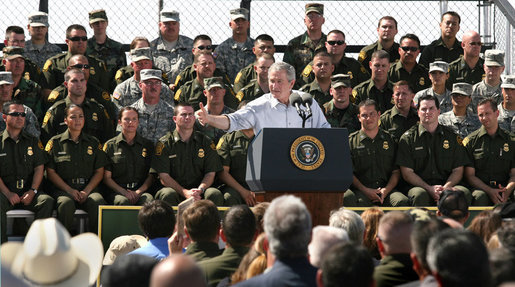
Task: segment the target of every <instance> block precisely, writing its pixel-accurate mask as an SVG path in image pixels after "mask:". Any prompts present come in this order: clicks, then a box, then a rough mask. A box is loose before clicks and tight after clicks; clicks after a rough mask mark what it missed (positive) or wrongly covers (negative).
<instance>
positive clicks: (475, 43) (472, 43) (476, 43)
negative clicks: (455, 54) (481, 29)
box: [469, 42, 483, 47]
mask: <svg viewBox="0 0 515 287" xmlns="http://www.w3.org/2000/svg"><path fill="white" fill-rule="evenodd" d="M469 44H470V46H480V47H481V46H483V43H481V42H470V43H469Z"/></svg>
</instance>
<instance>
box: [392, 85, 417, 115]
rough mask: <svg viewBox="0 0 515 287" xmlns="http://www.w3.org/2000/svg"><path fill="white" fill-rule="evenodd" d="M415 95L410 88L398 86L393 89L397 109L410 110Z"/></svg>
mask: <svg viewBox="0 0 515 287" xmlns="http://www.w3.org/2000/svg"><path fill="white" fill-rule="evenodd" d="M414 97H415V95H414V94H413V93H412V92H411V91H410V90H409V88H408V86H397V87H394V89H393V101H394V103H395V106H396V107H397V109H399V110H401V111H405V110H408V109H409V108H410V107H411V102H412V101H413V98H414Z"/></svg>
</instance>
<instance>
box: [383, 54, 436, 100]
mask: <svg viewBox="0 0 515 287" xmlns="http://www.w3.org/2000/svg"><path fill="white" fill-rule="evenodd" d="M388 79H389V80H390V81H392V82H393V83H396V82H398V81H401V80H404V81H406V82H408V83H409V84H410V85H411V87H412V88H413V92H414V93H416V92H418V91H421V90H423V89H427V88H430V87H431V80H429V72H428V71H427V69H426V68H424V67H423V66H421V65H419V64H416V65H415V67H414V68H413V70H412V71H411V73H410V72H408V71H406V69H404V67H403V66H402V63H401V61H398V62H397V63H395V64H394V65H392V66H391V67H390V71H389V72H388Z"/></svg>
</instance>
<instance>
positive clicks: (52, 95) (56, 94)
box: [48, 91, 59, 103]
mask: <svg viewBox="0 0 515 287" xmlns="http://www.w3.org/2000/svg"><path fill="white" fill-rule="evenodd" d="M58 97H59V92H58V91H52V92H51V93H50V95H48V101H49V102H52V103H53V102H55V100H57V98H58Z"/></svg>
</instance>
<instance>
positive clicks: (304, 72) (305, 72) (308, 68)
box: [302, 64, 313, 78]
mask: <svg viewBox="0 0 515 287" xmlns="http://www.w3.org/2000/svg"><path fill="white" fill-rule="evenodd" d="M311 71H313V66H311V65H310V64H308V65H307V66H306V67H305V68H304V70H302V76H304V77H306V78H307V77H309V74H311Z"/></svg>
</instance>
